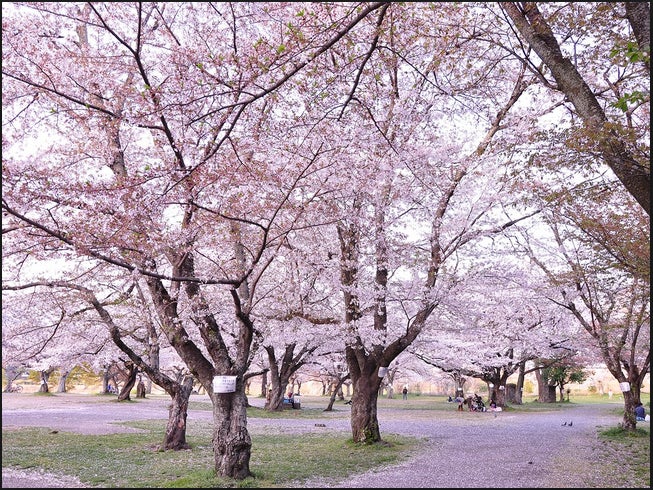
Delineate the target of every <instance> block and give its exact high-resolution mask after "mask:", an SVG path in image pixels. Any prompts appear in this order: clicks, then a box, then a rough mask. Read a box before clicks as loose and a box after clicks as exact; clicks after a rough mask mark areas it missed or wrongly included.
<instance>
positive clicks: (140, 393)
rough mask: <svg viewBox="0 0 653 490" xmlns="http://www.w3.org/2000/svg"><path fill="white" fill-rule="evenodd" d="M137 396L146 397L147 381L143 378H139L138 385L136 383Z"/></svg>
mask: <svg viewBox="0 0 653 490" xmlns="http://www.w3.org/2000/svg"><path fill="white" fill-rule="evenodd" d="M189 396H190V395H189ZM136 398H145V383H143V380H142V379H139V380H138V385H136Z"/></svg>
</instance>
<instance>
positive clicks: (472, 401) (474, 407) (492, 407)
mask: <svg viewBox="0 0 653 490" xmlns="http://www.w3.org/2000/svg"><path fill="white" fill-rule="evenodd" d="M448 401H449V402H453V401H455V402H456V403H458V411H459V412H462V411H464V410H465V408H464V407H465V405H467V409H468V410H469V411H470V412H487V411H490V412H494V411H496V412H500V411H501V407H497V403H496V401H494V398H492V399H490V403H489V407H486V406H485V403H483V397H481V395H479V394H477V393H474V396H471V395H470V396H468V397H467V398H464V397H463V396H462V395H458V396H457V397H456V398H455V399H452V398H451V396H450V397H449V398H448Z"/></svg>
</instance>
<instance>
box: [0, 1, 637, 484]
mask: <svg viewBox="0 0 653 490" xmlns="http://www.w3.org/2000/svg"><path fill="white" fill-rule="evenodd" d="M502 12H503V10H501V6H500V5H491V4H490V5H486V4H478V3H470V4H456V5H454V6H451V5H449V4H439V3H412V4H410V3H409V4H400V3H397V4H395V3H388V2H372V3H360V4H358V3H357V4H351V3H346V2H345V3H342V2H340V3H339V2H336V3H325V2H312V3H292V4H290V3H274V2H272V3H265V2H264V3H257V2H240V3H231V4H229V3H223V4H214V3H147V4H131V3H120V4H115V3H112V4H107V3H92V4H91V3H89V4H77V3H59V4H52V3H39V2H30V3H24V4H12V5H11V6H7V7H5V6H4V5H3V200H2V209H3V232H4V234H5V235H7V236H8V235H12V238H11V240H12V244H13V245H12V248H11V250H12V252H11V253H12V255H13V257H14V259H12V264H13V265H14V266H15V267H14V271H13V272H14V274H15V281H16V284H19V283H23V284H24V283H27V282H28V280H27V279H26V277H25V276H24V275H22V274H21V271H23V268H22V267H23V266H22V265H21V264H22V263H23V262H24V261H26V262H25V263H26V264H29V263H31V261H32V260H43V261H54V260H57V261H61V262H62V263H65V264H68V265H67V268H66V269H65V270H63V271H62V274H61V275H60V276H59V277H56V279H57V280H64V281H68V282H71V280H73V279H74V280H75V282H74V284H75V286H76V287H79V288H80V289H78V291H86V292H87V293H86V294H87V296H88V298H91V300H90V304H91V305H93V308H94V309H95V312H96V314H99V315H100V316H101V317H102V318H103V322H104V323H105V325H110V324H111V321H112V320H111V318H113V312H109V310H108V309H107V308H106V307H105V306H104V305H103V304H102V301H101V299H99V298H101V297H98V296H97V294H98V291H96V290H95V289H94V288H93V286H94V285H95V284H94V282H93V271H95V270H96V269H98V268H107V269H108V270H110V273H111V274H112V276H113V277H114V278H115V280H116V281H119V283H120V284H123V285H126V284H132V283H138V284H142V285H143V291H144V293H143V295H144V297H145V301H146V303H147V304H148V305H152V311H153V314H154V315H155V318H156V322H157V324H158V328H160V332H162V333H163V336H164V337H165V338H166V340H167V342H168V343H169V344H170V346H171V347H172V348H173V349H174V350H175V352H176V355H178V356H179V358H180V359H181V360H182V361H183V363H184V364H185V367H186V368H187V369H188V370H189V372H190V373H191V374H192V375H193V376H194V377H195V378H196V379H197V380H198V381H199V383H200V384H201V386H202V387H203V388H204V389H205V390H206V392H207V393H209V394H210V396H211V400H212V403H213V418H214V437H213V452H214V458H215V462H214V468H215V471H216V473H217V474H218V475H220V476H226V477H231V478H235V479H243V478H246V477H248V476H250V474H251V472H250V469H249V458H250V454H251V438H250V436H249V433H248V431H247V427H246V426H247V424H246V407H247V398H246V395H245V386H246V380H247V379H248V376H249V375H251V374H252V373H251V369H250V368H251V366H252V363H253V362H254V360H259V361H260V355H261V353H260V349H261V348H262V347H263V346H267V347H269V348H274V349H275V354H274V359H271V361H272V363H276V361H278V360H277V359H276V358H277V354H276V352H277V349H278V350H280V351H284V352H288V351H287V349H288V348H290V347H291V346H292V349H291V351H292V356H291V357H292V358H295V356H296V354H297V352H295V350H294V349H295V348H299V352H304V353H308V352H309V351H310V350H311V349H313V346H314V345H315V344H314V343H313V344H311V343H308V342H307V343H306V344H302V345H301V346H300V345H299V343H298V339H297V338H293V336H296V337H306V335H307V333H308V334H315V333H317V332H318V331H319V329H320V327H323V326H325V325H328V326H330V327H331V328H332V329H333V332H336V335H334V338H335V339H338V340H341V341H342V343H344V349H345V355H346V360H347V365H348V371H349V375H350V377H351V381H352V385H353V389H354V394H353V398H352V435H353V439H354V440H355V441H357V442H360V441H365V442H376V441H380V440H381V435H380V430H379V427H378V420H377V418H376V399H377V396H378V391H379V387H380V386H381V384H382V378H381V377H379V368H385V367H388V366H389V365H390V363H391V362H393V361H394V360H395V359H397V357H398V356H399V355H400V354H402V353H403V352H404V351H405V350H406V349H407V348H408V347H409V346H410V345H411V343H412V342H413V341H415V340H416V339H417V337H418V335H420V334H421V332H422V331H423V330H425V329H427V328H430V327H431V321H430V317H431V315H432V314H433V313H434V312H435V311H436V310H437V309H438V308H439V306H440V305H441V303H442V302H443V301H445V300H446V299H447V298H448V297H449V294H450V291H451V290H452V289H453V287H454V286H455V284H456V282H457V281H460V280H462V279H463V277H464V276H465V274H466V272H467V268H466V264H467V261H468V260H469V258H470V257H475V256H477V254H478V250H477V247H478V245H479V243H480V242H481V241H482V240H483V239H484V237H488V236H495V237H498V236H499V235H501V234H503V233H505V230H506V229H507V228H510V227H512V226H514V225H515V224H516V223H518V222H520V220H522V219H523V218H524V217H525V216H528V215H529V214H530V213H531V212H536V213H537V212H540V209H539V208H538V209H536V210H534V211H533V210H532V209H524V207H522V205H521V203H518V202H515V201H514V195H515V189H514V187H509V186H508V185H507V184H508V182H509V181H510V179H511V178H512V177H513V176H512V174H511V173H510V172H509V168H512V166H514V165H517V169H518V170H523V168H524V166H525V165H527V164H529V163H532V164H533V165H535V166H536V165H540V164H541V163H540V162H539V161H538V159H537V158H535V157H534V156H533V154H534V153H536V152H537V151H538V150H539V149H540V148H541V147H546V145H551V146H555V145H556V144H557V142H558V139H559V138H558V134H554V135H553V137H552V138H549V137H545V136H546V134H545V132H540V129H542V127H541V126H540V122H541V120H542V119H544V117H543V116H548V117H549V118H550V119H549V121H552V122H551V123H550V125H551V126H553V127H556V126H557V122H558V120H557V117H559V114H558V112H556V111H555V110H556V109H560V107H561V106H562V107H563V108H564V109H566V106H565V103H564V101H561V100H560V98H561V97H560V95H559V92H557V91H555V90H549V88H550V85H551V82H550V81H548V80H547V77H546V76H544V75H543V73H542V70H540V69H534V68H533V67H534V66H536V65H534V64H533V63H531V62H530V61H531V57H530V52H528V51H527V52H526V53H522V52H520V51H519V49H517V48H519V47H520V46H518V45H516V44H515V40H518V39H519V38H517V37H516V36H515V35H514V32H512V31H511V30H510V28H509V27H510V26H509V24H508V23H507V22H506V20H507V19H506V18H505V17H504V16H503V14H502ZM576 12H581V13H582V12H584V11H583V10H582V9H577V10H576V9H572V13H574V14H575V13H576ZM512 21H513V22H514V19H512ZM613 22H614V19H613ZM556 25H557V24H556ZM601 25H602V24H601ZM573 27H574V33H575V32H576V30H578V31H582V30H581V29H580V27H579V26H576V25H575V24H574V26H573ZM611 27H613V25H612V24H611V23H608V24H607V26H606V29H605V30H606V32H607V31H609V30H610V28H611ZM522 35H523V34H522ZM568 39H574V36H569V37H568ZM638 39H639V37H638ZM601 41H602V42H601V43H600V46H598V47H597V48H596V50H597V51H598V52H600V51H601V49H602V48H604V47H605V45H606V44H605V42H603V39H602V40H601ZM608 41H613V38H609V39H608ZM565 49H566V45H565ZM538 55H540V53H539V52H538ZM583 56H584V58H583V60H585V59H590V58H591V51H590V50H586V51H584V52H583ZM628 69H629V70H635V69H636V67H635V66H628ZM552 71H553V70H552ZM610 75H612V73H610ZM608 78H609V83H608V82H606V84H608V85H610V87H611V89H612V90H613V92H612V94H613V98H614V99H618V98H620V97H621V94H622V92H621V91H623V90H628V91H630V93H634V91H635V89H640V88H641V87H640V86H641V85H642V82H641V78H640V79H635V81H634V82H632V86H630V85H628V84H627V83H626V81H625V80H627V79H629V78H628V77H624V81H623V84H622V80H621V79H619V80H615V79H614V77H611V76H610V77H608ZM626 85H628V86H626ZM534 101H537V103H534ZM572 102H573V103H574V104H576V102H577V101H572ZM645 108H646V104H642V109H641V111H630V112H628V111H627V112H626V116H625V117H630V119H629V121H631V122H632V130H633V131H632V133H633V136H632V137H630V136H629V137H628V138H626V137H624V138H619V131H616V133H617V135H616V136H614V138H616V139H610V140H609V141H610V142H613V141H616V142H617V143H619V144H621V145H622V146H621V147H622V148H623V149H624V151H620V152H619V155H617V156H624V155H625V154H626V153H627V154H628V155H630V156H632V155H635V154H636V151H635V150H634V149H633V148H635V147H636V148H640V147H639V146H637V145H641V141H642V140H643V139H644V138H643V136H645V135H646V130H643V129H642V126H641V124H640V119H642V117H641V116H640V113H641V112H644V111H645V110H646V109H645ZM577 112H578V113H579V114H580V115H581V117H584V116H586V114H585V113H583V111H582V110H580V109H578V108H577ZM563 114H565V113H564V112H563ZM606 114H608V110H607V109H606ZM623 114H624V113H623V111H620V110H619V109H617V108H615V110H614V111H612V110H611V109H610V110H609V116H610V118H613V117H614V118H615V119H617V116H623ZM606 118H607V116H606ZM611 120H612V119H610V121H611ZM563 122H564V124H561V125H560V126H561V128H563V130H566V131H569V133H565V136H567V135H568V134H571V133H572V129H573V128H575V126H574V125H573V124H572V122H570V121H569V120H565V121H563ZM591 127H592V128H595V126H591ZM622 127H623V128H625V127H627V124H624V125H622ZM609 135H610V136H611V137H612V136H613V135H614V132H609ZM565 141H571V140H570V139H569V138H565ZM646 141H648V139H647V140H646ZM584 143H585V142H584ZM591 143H592V141H589V142H588V143H587V144H583V145H579V146H578V148H579V150H582V151H583V152H584V153H585V154H587V153H588V151H589V150H591V149H593V148H594V146H592V144H591ZM642 148H643V146H642ZM604 156H605V158H606V161H608V162H609V163H611V164H612V163H613V162H614V161H615V159H614V155H611V154H610V153H609V152H607V151H606V152H604ZM635 160H637V161H638V162H639V161H640V160H642V161H647V160H645V159H640V158H639V157H637V158H635ZM628 162H631V161H630V160H628ZM631 163H632V162H631ZM615 168H616V167H615ZM620 168H621V167H620ZM618 170H619V169H618ZM644 173H645V172H644ZM618 175H620V174H619V173H618ZM638 175H639V174H637V175H636V177H638ZM624 180H626V179H624ZM637 182H638V184H637V185H639V180H637ZM627 187H628V186H627ZM5 235H3V239H4V236H5ZM293 247H294V250H295V251H297V253H298V254H300V255H296V256H293V255H292V254H290V253H286V252H287V251H288V250H291V249H293ZM311 252H312V255H311ZM5 256H6V255H5V250H4V249H3V259H4V258H5ZM309 258H310V259H312V261H309V260H308V259H309ZM3 262H4V260H3ZM296 264H300V265H301V267H300V268H299V269H298V268H297V267H296ZM309 264H310V267H309ZM3 267H4V263H3ZM3 270H4V269H3ZM299 271H301V273H298V274H297V275H296V276H295V278H296V281H294V282H293V281H289V280H288V278H289V277H291V274H293V273H295V272H299ZM44 279H45V280H52V279H53V278H52V277H49V278H44ZM4 280H5V278H4V275H3V281H4ZM284 288H287V289H288V291H287V292H288V295H287V297H288V298H289V300H288V302H287V303H284V302H283V301H281V299H282V298H283V297H284V294H282V293H283V292H284ZM89 290H90V291H91V292H92V293H93V294H95V295H96V298H95V299H97V300H98V301H97V302H96V301H95V300H93V299H92V297H91V296H89V293H88V291H89ZM320 290H323V291H324V294H323V295H322V296H320V295H319V294H317V293H319V292H320ZM309 292H310V293H311V294H308V293H309ZM120 293H124V291H121V292H120ZM88 298H87V301H88ZM98 304H99V306H100V307H99V308H98V306H97V305H98ZM54 311H56V310H53V311H52V312H50V316H52V314H53V313H54ZM105 313H107V315H105ZM282 320H284V321H282ZM113 322H114V323H117V320H116V319H114V320H113ZM110 330H111V331H115V330H114V329H113V327H110ZM288 332H291V334H290V335H286V333H288ZM316 337H317V336H316ZM113 340H114V342H115V341H116V340H120V339H116V337H115V336H114V338H113ZM118 343H119V342H118ZM123 343H125V342H123ZM125 344H126V343H125ZM328 350H329V351H332V350H333V351H335V349H331V348H330V349H328ZM129 358H130V360H131V362H136V361H135V360H134V359H133V357H132V356H131V355H130V356H129ZM303 359H304V358H303V357H302V359H299V358H298V359H296V361H297V362H296V363H295V365H296V364H298V363H300V362H302V360H303ZM289 366H290V365H289ZM282 368H283V365H282ZM290 369H292V368H290ZM287 374H289V375H291V376H292V374H291V373H290V372H288V373H287ZM216 375H225V376H235V377H236V390H235V392H233V393H214V391H213V385H212V382H213V379H214V377H215V376H216ZM289 381H290V379H289ZM273 382H274V380H273ZM281 382H282V381H281V376H280V377H279V384H281Z"/></svg>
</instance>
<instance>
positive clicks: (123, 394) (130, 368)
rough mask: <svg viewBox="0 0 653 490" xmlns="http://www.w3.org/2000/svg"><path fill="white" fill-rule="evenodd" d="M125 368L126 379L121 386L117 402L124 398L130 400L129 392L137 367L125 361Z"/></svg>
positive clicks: (134, 382) (134, 380)
mask: <svg viewBox="0 0 653 490" xmlns="http://www.w3.org/2000/svg"><path fill="white" fill-rule="evenodd" d="M125 368H126V369H127V380H126V381H125V385H124V386H123V387H122V390H120V394H119V395H118V401H119V402H121V401H124V400H131V398H130V396H129V393H130V392H131V390H132V388H133V387H134V385H135V384H136V373H137V372H138V368H137V367H136V366H135V365H134V363H132V362H126V363H125Z"/></svg>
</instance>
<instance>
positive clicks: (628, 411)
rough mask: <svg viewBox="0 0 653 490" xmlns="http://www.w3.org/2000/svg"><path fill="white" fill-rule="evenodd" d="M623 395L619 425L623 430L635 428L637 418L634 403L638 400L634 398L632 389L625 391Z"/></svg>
mask: <svg viewBox="0 0 653 490" xmlns="http://www.w3.org/2000/svg"><path fill="white" fill-rule="evenodd" d="M623 395H624V418H623V422H621V427H622V428H623V429H625V430H635V428H636V427H637V418H636V417H635V404H636V403H637V402H638V401H639V400H637V399H635V395H634V394H633V392H632V391H626V392H624V393H623Z"/></svg>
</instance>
